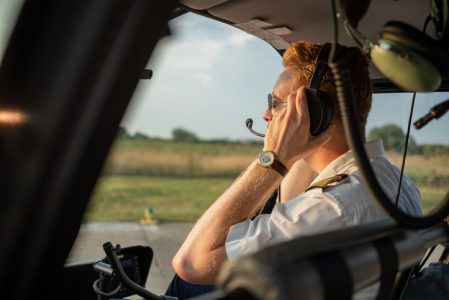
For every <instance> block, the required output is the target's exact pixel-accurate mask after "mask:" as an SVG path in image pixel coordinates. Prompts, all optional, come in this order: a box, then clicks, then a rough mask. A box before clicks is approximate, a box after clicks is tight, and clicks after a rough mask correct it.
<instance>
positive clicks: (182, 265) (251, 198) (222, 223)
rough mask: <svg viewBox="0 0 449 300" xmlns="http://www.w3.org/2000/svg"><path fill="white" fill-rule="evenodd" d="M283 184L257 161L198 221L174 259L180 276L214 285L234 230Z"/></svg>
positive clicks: (272, 172) (187, 279) (272, 171)
mask: <svg viewBox="0 0 449 300" xmlns="http://www.w3.org/2000/svg"><path fill="white" fill-rule="evenodd" d="M281 180H282V176H281V175H280V174H279V173H277V172H276V171H275V170H273V169H271V168H264V167H262V166H259V165H258V164H257V162H256V161H254V162H253V163H252V164H251V165H250V166H249V168H248V169H247V170H246V172H245V173H243V174H242V176H240V177H239V178H237V180H236V181H235V182H234V183H233V184H232V185H231V186H230V187H229V188H228V189H227V190H226V191H225V192H224V193H223V194H222V195H221V196H220V197H219V198H218V199H217V200H216V201H215V202H214V203H213V204H212V206H211V207H210V208H209V209H208V210H207V211H206V212H205V213H204V214H203V216H202V217H201V218H200V219H199V220H198V221H197V223H196V224H195V226H194V228H193V229H192V231H191V232H190V233H189V235H188V236H187V239H186V240H185V242H184V244H183V245H182V246H181V248H180V249H179V251H178V253H177V254H176V256H175V257H174V259H173V262H172V264H173V267H174V269H175V271H176V273H177V274H178V275H179V276H180V277H181V278H183V279H184V280H186V281H188V282H191V283H213V282H214V280H215V277H216V276H217V274H218V271H219V270H220V267H221V265H222V264H223V263H224V261H225V260H226V259H227V256H226V249H225V246H224V245H225V241H226V237H227V235H228V232H229V229H230V227H231V226H232V225H234V224H237V223H239V222H242V221H244V220H246V219H249V218H250V217H251V215H252V213H253V212H254V211H255V210H256V209H257V208H258V207H260V205H262V204H263V203H262V202H263V201H264V200H266V199H267V198H268V197H269V196H270V195H271V194H272V192H273V191H274V189H275V188H276V187H277V186H278V185H279V184H280V182H281Z"/></svg>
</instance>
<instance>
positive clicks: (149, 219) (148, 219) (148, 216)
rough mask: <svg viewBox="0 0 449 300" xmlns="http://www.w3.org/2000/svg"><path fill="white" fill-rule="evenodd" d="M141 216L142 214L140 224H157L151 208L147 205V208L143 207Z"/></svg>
mask: <svg viewBox="0 0 449 300" xmlns="http://www.w3.org/2000/svg"><path fill="white" fill-rule="evenodd" d="M143 216H144V219H141V220H140V224H142V225H152V224H157V220H155V219H154V211H153V208H151V207H148V208H147V209H145V211H144V213H143Z"/></svg>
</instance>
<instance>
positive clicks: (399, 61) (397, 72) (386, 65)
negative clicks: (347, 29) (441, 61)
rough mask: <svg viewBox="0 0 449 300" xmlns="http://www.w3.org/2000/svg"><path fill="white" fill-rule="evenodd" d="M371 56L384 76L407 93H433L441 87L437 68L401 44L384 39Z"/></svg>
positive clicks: (372, 51)
mask: <svg viewBox="0 0 449 300" xmlns="http://www.w3.org/2000/svg"><path fill="white" fill-rule="evenodd" d="M370 56H371V61H372V62H373V64H374V65H375V66H376V67H377V69H378V70H379V71H380V72H381V73H382V74H384V75H385V76H386V77H387V78H388V79H390V80H391V81H392V82H394V83H395V84H396V85H397V86H399V87H400V88H402V89H404V90H406V91H417V92H431V91H434V90H436V89H438V87H439V86H440V85H441V80H442V78H441V74H440V71H439V70H438V69H437V68H436V66H435V65H434V64H432V63H431V62H429V61H428V60H427V59H426V58H424V57H423V56H422V55H419V54H418V53H416V52H414V51H411V50H410V49H409V48H407V47H404V46H403V45H401V44H398V43H396V42H393V41H390V40H384V39H382V40H380V41H379V42H378V44H377V45H376V46H375V47H374V48H373V49H371V52H370Z"/></svg>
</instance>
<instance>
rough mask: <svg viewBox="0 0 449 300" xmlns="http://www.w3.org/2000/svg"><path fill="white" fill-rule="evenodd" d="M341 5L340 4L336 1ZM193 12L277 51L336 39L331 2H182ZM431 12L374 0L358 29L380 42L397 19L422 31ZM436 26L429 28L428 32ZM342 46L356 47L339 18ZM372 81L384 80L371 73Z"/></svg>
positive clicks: (405, 2) (420, 3)
mask: <svg viewBox="0 0 449 300" xmlns="http://www.w3.org/2000/svg"><path fill="white" fill-rule="evenodd" d="M336 2H338V1H336ZM181 4H182V5H185V6H186V7H187V8H188V9H190V10H192V11H197V12H198V13H201V14H203V15H206V16H210V17H212V18H215V19H218V20H221V21H223V22H226V23H230V24H232V25H234V26H236V27H238V28H240V29H242V30H244V31H246V32H248V33H250V34H253V35H256V36H258V37H260V38H262V39H264V40H265V41H267V42H268V43H270V44H271V45H272V46H273V47H274V48H276V49H278V50H283V49H285V48H287V47H288V45H289V43H290V42H293V41H298V40H306V41H310V42H315V43H324V42H329V41H332V40H333V31H334V26H333V22H332V13H331V2H330V1H324V0H296V1H293V0H182V1H181ZM429 13H430V1H426V0H397V1H393V0H376V1H371V4H370V6H369V8H368V11H367V13H366V15H365V16H364V17H363V18H362V20H361V21H360V22H359V26H358V29H359V31H360V32H361V33H363V35H365V36H366V37H367V38H368V39H369V40H370V41H372V42H376V41H377V40H379V37H380V35H379V33H380V31H381V29H382V26H383V25H384V24H385V23H386V22H388V21H391V20H398V21H402V22H405V23H407V24H409V25H412V26H414V27H416V28H418V29H422V28H423V26H424V22H425V19H426V17H427V16H428V15H429ZM432 31H433V27H432V26H429V29H428V32H430V33H431V32H432ZM339 43H340V44H343V45H348V46H349V45H352V46H356V43H355V42H354V40H353V39H352V38H351V37H349V35H348V34H347V33H346V32H345V30H344V27H343V21H342V18H340V19H339ZM371 77H372V78H373V79H382V78H383V76H382V75H380V74H379V73H378V72H377V71H376V70H374V68H373V70H371Z"/></svg>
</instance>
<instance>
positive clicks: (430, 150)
mask: <svg viewBox="0 0 449 300" xmlns="http://www.w3.org/2000/svg"><path fill="white" fill-rule="evenodd" d="M117 137H118V138H122V139H134V140H164V141H166V140H167V139H162V138H155V137H150V136H148V135H147V134H145V133H142V132H136V133H134V134H130V133H129V132H128V130H127V129H126V128H125V127H122V126H121V127H119V130H118V133H117ZM405 138H406V134H405V133H404V131H403V130H402V128H401V127H399V126H397V125H395V124H386V125H383V126H381V127H374V128H372V129H371V130H370V131H369V132H368V136H367V139H368V140H373V139H382V142H383V145H384V148H385V150H387V151H393V152H398V153H402V152H403V151H404V147H405ZM169 141H173V142H180V143H212V144H214V143H215V144H226V143H229V144H231V143H232V144H236V143H237V144H241V143H242V141H232V140H229V139H212V140H204V139H200V138H199V137H198V136H197V135H196V134H195V133H194V132H192V131H190V130H187V129H184V128H181V127H177V128H174V129H173V130H172V132H171V139H170V140H169ZM244 143H249V144H262V143H263V142H262V140H260V141H254V140H251V141H244ZM407 153H408V154H416V155H424V156H432V155H443V154H449V145H442V144H418V143H417V142H416V140H415V139H414V138H413V137H412V136H410V137H409V141H408V147H407Z"/></svg>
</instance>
